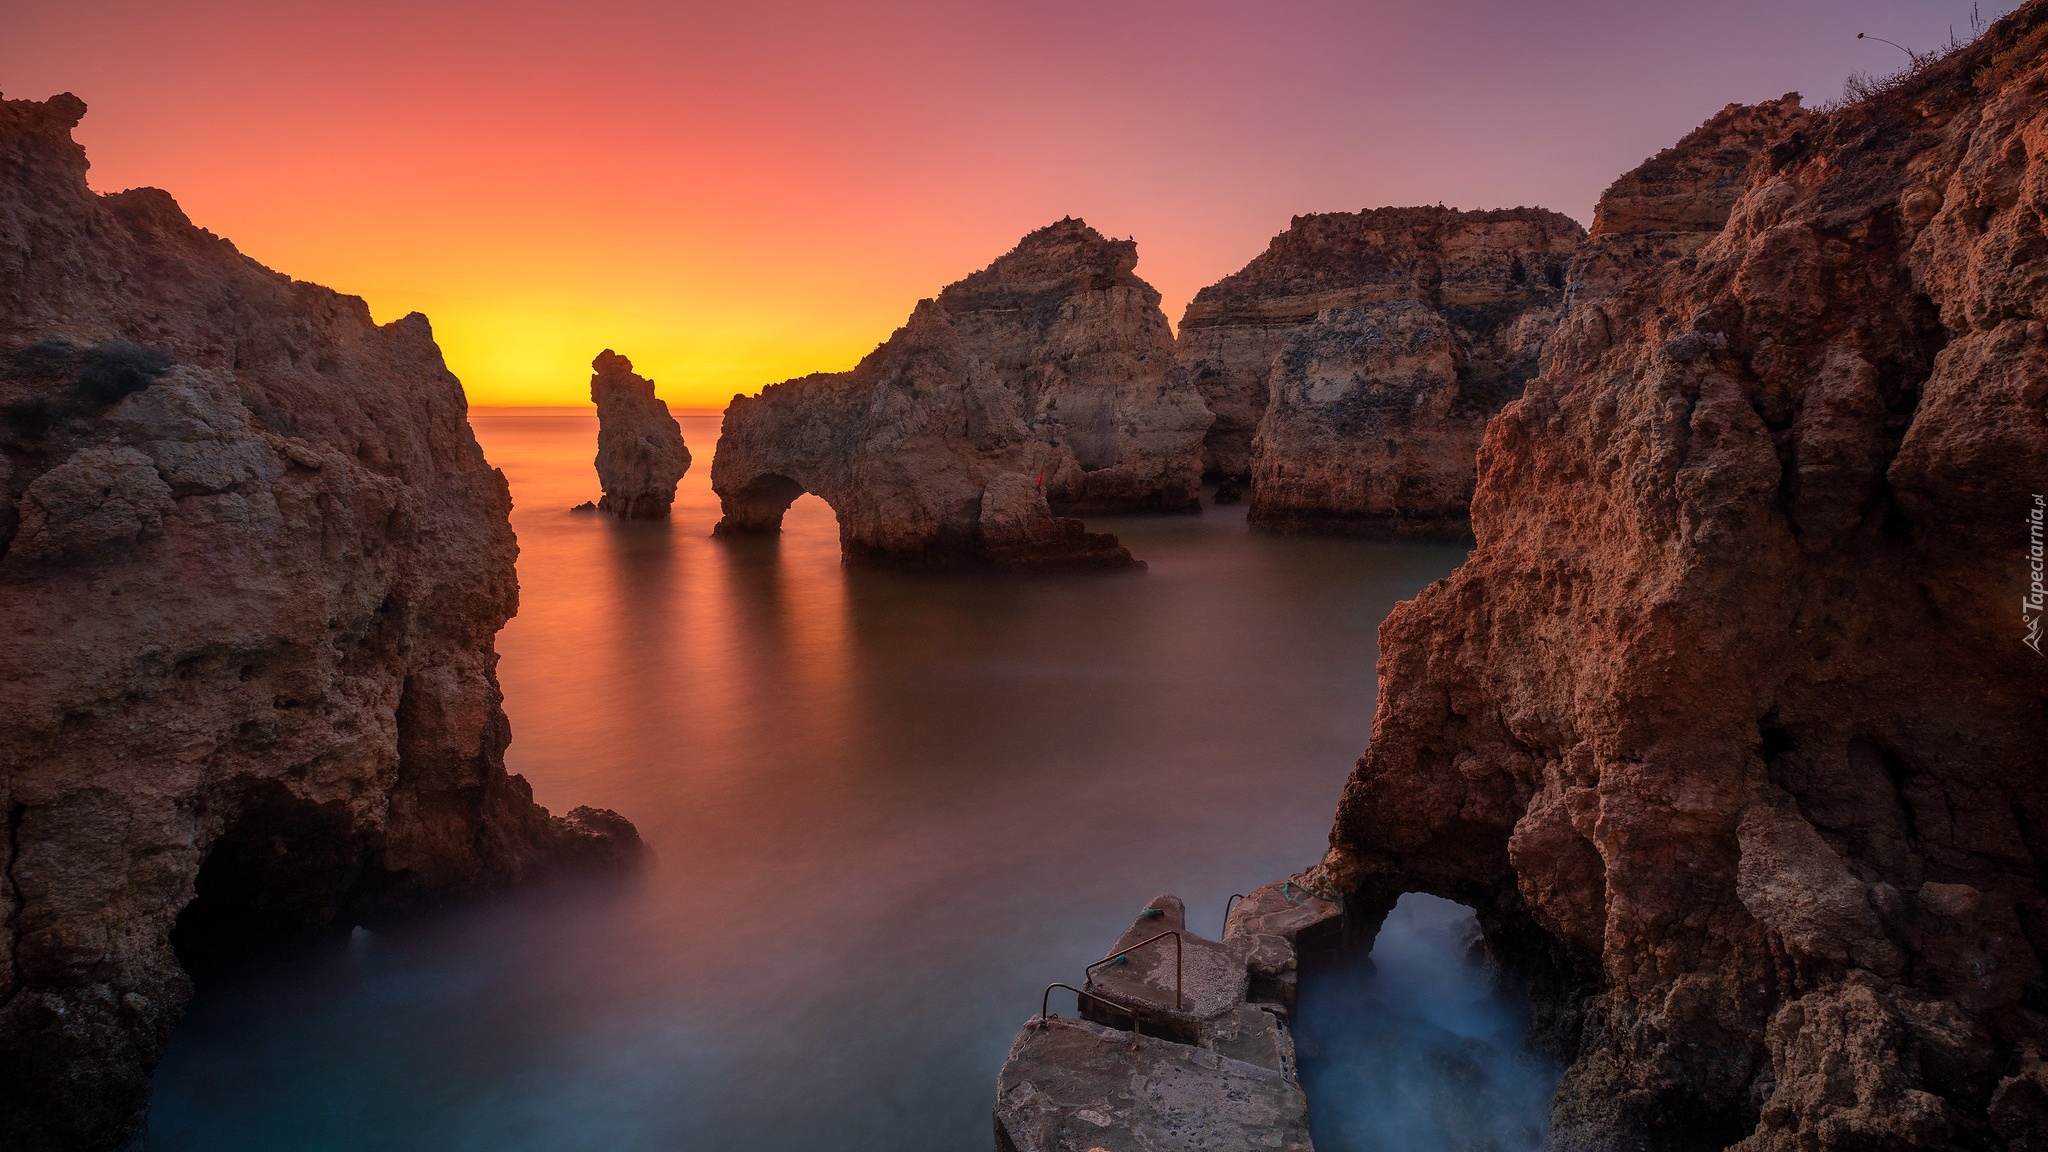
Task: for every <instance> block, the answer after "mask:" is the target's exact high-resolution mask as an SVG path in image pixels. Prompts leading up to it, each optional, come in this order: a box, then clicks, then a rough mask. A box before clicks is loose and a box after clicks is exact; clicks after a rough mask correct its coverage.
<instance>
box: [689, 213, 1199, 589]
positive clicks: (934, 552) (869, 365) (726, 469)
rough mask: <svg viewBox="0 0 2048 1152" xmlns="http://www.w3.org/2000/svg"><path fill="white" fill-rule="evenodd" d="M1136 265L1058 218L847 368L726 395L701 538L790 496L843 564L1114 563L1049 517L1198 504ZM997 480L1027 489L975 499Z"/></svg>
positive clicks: (1159, 330)
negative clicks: (831, 522) (715, 510)
mask: <svg viewBox="0 0 2048 1152" xmlns="http://www.w3.org/2000/svg"><path fill="white" fill-rule="evenodd" d="M1137 259H1138V257H1137V246H1136V245H1135V244H1133V243H1132V242H1130V241H1127V240H1110V239H1107V238H1105V237H1103V236H1102V235H1101V234H1100V233H1098V232H1096V231H1095V230H1094V229H1092V228H1090V227H1088V226H1087V225H1086V224H1084V223H1082V222H1081V221H1079V220H1071V219H1069V220H1062V221H1060V222H1058V223H1056V224H1052V225H1050V226H1048V227H1045V228H1041V229H1039V230H1038V231H1036V232H1033V233H1032V234H1030V235H1029V236H1026V237H1025V238H1024V239H1023V240H1022V241H1021V242H1019V244H1018V245H1017V247H1016V248H1015V249H1014V250H1012V251H1011V252H1009V253H1008V254H1007V255H1005V256H1003V257H1002V258H1000V259H998V260H997V261H995V263H993V264H991V265H990V266H989V267H988V268H985V269H983V270H982V271H980V272H977V273H975V274H974V275H972V276H969V277H967V278H966V279H964V280H961V281H960V282H958V283H956V284H953V285H951V286H949V287H948V288H946V289H945V291H943V292H941V293H940V294H939V296H938V298H937V299H934V300H925V301H921V302H919V304H918V305H917V308H916V310H915V311H913V312H912V314H911V317H910V320H909V322H908V323H906V324H905V325H904V326H903V327H902V328H900V329H898V330H897V331H896V333H895V334H894V335H892V336H891V337H890V338H889V340H888V341H887V342H886V343H884V344H883V345H882V346H881V347H879V348H877V349H876V350H875V351H874V352H872V353H870V354H869V355H868V356H867V357H866V358H865V359H863V360H862V361H861V362H860V364H859V365H857V366H856V367H855V368H854V369H853V370H851V371H849V372H840V373H819V374H816V375H812V376H805V377H802V378H800V379H796V380H790V381H786V382H784V383H781V384H774V385H770V386H769V387H768V388H766V389H764V390H763V391H762V393H761V394H760V395H759V396H755V397H744V396H736V397H734V398H733V402H732V404H731V406H730V407H728V408H727V409H726V412H725V421H724V424H723V427H722V428H721V430H720V433H719V439H718V450H717V452H716V453H715V454H714V456H713V458H712V465H711V487H712V489H713V490H714V491H715V492H717V493H718V496H719V500H720V502H721V503H722V504H723V506H724V510H725V518H724V519H723V520H721V521H720V524H719V528H718V532H719V534H721V535H739V534H747V533H761V532H773V531H775V530H776V529H777V527H778V526H779V524H780V521H781V514H782V509H784V508H787V507H788V502H789V500H793V499H795V495H796V492H797V491H803V492H810V493H813V494H815V495H817V496H818V497H820V498H821V499H823V500H824V501H825V502H826V503H827V504H829V505H831V507H832V509H833V511H834V512H835V513H836V514H837V515H838V517H839V532H840V542H841V546H842V550H843V553H844V555H845V557H846V558H847V559H848V560H850V561H875V562H887V563H914V564H951V563H1000V564H1018V563H1022V564H1034V565H1036V564H1046V563H1059V562H1065V561H1072V562H1075V563H1082V564H1097V563H1128V562H1129V557H1128V553H1123V552H1122V550H1121V549H1120V548H1118V547H1116V546H1115V545H1114V543H1113V542H1111V543H1109V544H1107V545H1105V544H1104V543H1103V538H1101V537H1098V536H1095V535H1093V534H1089V533H1085V532H1083V531H1082V529H1081V527H1080V525H1079V523H1078V522H1074V523H1071V524H1062V523H1058V522H1057V521H1058V520H1059V517H1056V516H1055V512H1060V513H1075V514H1094V513H1111V512H1140V511H1166V512H1191V511H1196V510H1198V509H1199V508H1200V483H1201V475H1200V473H1201V460H1200V453H1201V440H1202V434H1203V432H1204V431H1205V430H1206V429H1207V428H1208V425H1209V420H1210V416H1209V411H1208V409H1207V408H1206V407H1205V406H1204V405H1203V404H1202V400H1201V397H1200V395H1199V394H1197V393H1196V392H1195V390H1194V388H1193V386H1192V384H1191V383H1190V382H1189V380H1188V377H1187V374H1186V373H1185V372H1184V371H1182V370H1181V369H1180V367H1179V365H1178V364H1177V363H1176V362H1175V360H1174V354H1173V337H1172V333H1171V331H1170V330H1169V328H1168V327H1167V323H1166V316H1165V314H1164V313H1162V312H1161V311H1160V310H1159V293H1158V292H1156V291H1155V290H1153V288H1152V286H1151V285H1149V284H1146V283H1145V282H1144V281H1143V280H1140V279H1139V278H1138V277H1137V276H1136V275H1134V274H1133V272H1132V269H1133V268H1134V267H1135V266H1136V264H1137ZM1006 475H1008V476H1014V477H1021V478H1022V479H1023V481H1024V484H1025V485H1026V487H1025V488H1019V487H1018V486H1017V485H1016V484H1015V483H1014V482H1009V481H1006V482H1004V483H1003V484H1002V485H1001V486H1000V491H999V493H998V499H996V500H995V501H993V502H991V501H988V500H985V499H984V497H985V495H986V494H987V493H988V492H989V491H990V490H991V486H992V485H994V484H995V483H996V482H997V480H998V479H999V478H1001V477H1003V476H1006ZM791 485H794V486H795V488H794V489H792V487H791ZM785 497H787V499H785ZM1041 509H1042V511H1041ZM985 521H986V522H987V523H986V525H985V523H984V522H985ZM990 529H994V530H996V531H997V532H998V534H999V535H1001V538H1000V539H996V538H992V537H991V536H990V535H989V530H990ZM1119 557H1121V558H1119Z"/></svg>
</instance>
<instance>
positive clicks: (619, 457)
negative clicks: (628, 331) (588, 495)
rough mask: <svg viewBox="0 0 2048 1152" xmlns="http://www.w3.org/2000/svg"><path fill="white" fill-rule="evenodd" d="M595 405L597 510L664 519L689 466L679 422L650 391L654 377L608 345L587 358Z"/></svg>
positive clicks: (631, 517) (635, 517)
mask: <svg viewBox="0 0 2048 1152" xmlns="http://www.w3.org/2000/svg"><path fill="white" fill-rule="evenodd" d="M590 367H591V368H592V369H593V370H594V374H593V375H592V376H591V377H590V399H591V400H592V402H594V403H595V404H596V405H597V479H598V483H599V484H601V485H602V486H603V487H604V498H603V499H602V500H599V501H598V504H597V506H598V508H599V510H601V511H604V512H609V513H611V514H612V515H614V516H617V517H619V518H620V519H622V520H666V519H668V512H669V505H671V504H673V503H675V499H676V483H677V482H678V481H680V480H681V479H682V478H683V474H684V473H686V472H688V471H689V470H690V450H689V448H687V447H685V446H684V444H683V429H682V426H681V425H679V424H677V423H676V419H675V417H673V416H671V415H669V414H668V405H667V404H664V403H662V401H661V400H660V398H659V397H657V396H655V394H654V381H652V380H648V379H646V378H644V377H642V376H640V375H638V374H636V373H635V372H634V371H633V362H632V361H631V360H628V359H626V358H625V357H624V356H621V355H619V354H618V353H616V352H613V351H612V350H611V349H609V348H607V349H605V350H604V351H602V352H600V353H598V354H597V359H595V360H592V361H591V362H590Z"/></svg>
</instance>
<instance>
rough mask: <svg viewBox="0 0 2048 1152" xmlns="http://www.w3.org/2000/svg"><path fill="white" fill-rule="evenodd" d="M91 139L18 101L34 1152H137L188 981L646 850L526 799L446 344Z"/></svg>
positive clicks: (21, 963) (1, 721) (1, 263)
mask: <svg viewBox="0 0 2048 1152" xmlns="http://www.w3.org/2000/svg"><path fill="white" fill-rule="evenodd" d="M84 112H85V105H84V104H83V103H82V102H81V101H79V100H77V99H76V98H74V97H72V96H69V95H63V96H57V97H54V98H52V99H51V100H49V101H47V102H43V103H37V102H33V101H20V100H15V101H0V637H4V638H5V639H4V641H0V810H4V812H5V814H6V829H7V839H6V841H5V843H4V845H0V860H4V863H5V867H4V869H0V915H4V920H0V1148H5V1149H68V1150H77V1149H99V1148H116V1147H123V1146H126V1144H127V1141H128V1140H129V1138H130V1137H131V1135H132V1134H133V1133H134V1132H135V1131H136V1129H137V1126H138V1124H139V1122H140V1120H141V1117H142V1113H143V1109H144V1107H145V1105H146V1103H147V1100H148V1077H149V1073H150V1071H151V1069H152V1068H153V1067H154V1066H155V1064H156V1062H157V1059H158V1057H159V1056H160V1055H161V1053H162V1052H163V1048H164V1044H165V1041H166V1040H167V1039H168V1037H169V1035H170V1031H171V1028H172V1026H173V1025H174V1024H175V1023H176V1021H177V1019H178V1016H179V1014H180V1012H181V1010H182V1007H183V1004H184V1002H185V1000H186V998H187V996H188V991H189V981H188V979H187V977H186V975H185V972H184V971H183V970H182V968H181V966H180V953H181V951H182V952H183V953H185V954H186V955H188V956H189V955H192V954H195V953H199V952H204V951H205V950H207V949H208V948H210V947H213V946H216V945H219V944H221V943H222V942H223V941H224V940H225V939H226V938H228V937H230V936H233V935H236V934H238V933H242V932H249V931H263V930H269V929H282V928H290V927H293V926H302V925H308V924H313V923H318V922H321V921H323V920H326V919H329V918H331V917H333V916H335V915H337V914H338V913H341V912H344V911H352V910H355V909H357V908H359V907H361V906H363V905H366V904H371V903H375V902H378V901H382V900H388V899H394V898H399V897H403V896H405V895H407V894H409V893H414V892H419V891H424V890H439V891H448V890H456V891H460V890H469V889H476V888H481V887H484V886H488V885H494V884H500V883H504V882H507V881H511V880H515V879H519V878H522V877H527V876H532V875H535V874H537V873H540V872H542V871H544V870H546V869H548V868H550V867H553V866H555V865H557V864H560V863H562V862H565V861H570V860H583V861H590V862H616V861H619V860H622V859H624V858H626V857H627V856H629V855H630V854H631V853H632V851H633V849H634V848H635V847H636V845H637V839H636V837H635V836H634V834H633V831H632V827H631V825H629V824H626V823H625V822H624V821H623V820H621V819H619V818H618V817H617V816H615V815H613V814H611V813H608V812H598V811H593V810H590V809H578V810H577V811H575V812H573V813H571V814H570V816H569V817H568V818H567V819H557V818H552V817H550V816H549V815H548V814H547V813H546V812H545V811H544V810H542V809H541V808H539V807H537V806H536V805H535V804H534V803H533V801H532V796H531V792H530V790H529V789H528V788H527V786H526V783H525V782H524V781H523V780H521V779H520V778H519V777H517V776H509V775H507V774H506V772H505V766H504V759H503V753H504V749H505V746H506V743H507V741H508V740H509V738H510V737H509V731H508V728H507V725H506V720H505V715H504V712H503V711H502V709H501V708H500V707H499V701H500V697H499V692H498V685H497V680H496V677H495V673H494V667H495V665H496V662H497V656H496V654H495V653H494V652H493V650H492V642H493V637H494V635H495V634H496V633H497V631H498V629H499V627H500V626H502V625H503V624H504V622H505V620H506V619H507V618H508V617H509V616H511V615H512V613H513V611H514V609H515V607H516V604H517V596H518V589H517V584H516V582H515V580H514V577H513V558H514V556H515V555H516V552H517V546H516V544H515V543H514V541H513V537H512V531H511V527H510V524H509V523H508V521H507V513H508V511H509V508H510V499H509V496H508V494H507V491H506V486H505V479H504V476H503V475H502V474H501V473H499V472H498V471H497V470H495V469H493V468H492V467H491V466H490V465H489V464H487V463H486V462H485V460H484V457H483V454H482V452H481V451H480V450H479V449H478V448H477V444H476V440H475V438H474V437H473V436H472V435H471V434H470V430H469V425H468V423H467V420H466V415H465V412H466V406H465V401H464V398H463V393H462V388H461V385H460V384H459V383H458V382H457V381H456V379H455V377H453V376H452V375H450V374H449V372H448V370H447V368H446V367H445V366H444V365H443V364H442V361H441V355H440V351H439V350H438V349H437V348H436V347H435V344H434V341H433V336H432V333H431V332H430V331H429V330H428V327H427V322H426V320H425V318H424V317H421V316H418V315H412V316H408V317H406V318H404V319H402V320H398V321H395V322H393V323H391V324H386V325H383V326H378V325H376V324H374V323H372V322H371V319H370V314H369V310H368V309H367V308H366V307H365V306H364V304H363V302H362V301H361V300H359V299H356V298H354V297H349V296H342V295H338V294H336V293H334V292H330V291H328V290H327V289H325V288H321V287H318V286H316V285H312V284H305V283H300V282H296V281H293V280H291V279H289V278H287V277H285V276H281V275H278V274H277V273H274V272H271V271H269V270H267V269H265V268H263V267H261V266H260V265H258V264H256V263H255V262H254V261H252V260H249V259H248V258H246V257H244V256H242V255H241V254H239V253H238V252H236V251H235V249H234V247H233V246H232V245H231V244H229V243H228V242H227V241H225V240H223V239H221V238H219V237H217V236H214V235H212V234H210V233H208V232H205V231H203V230H201V229H199V228H197V227H195V226H193V225H192V224H191V222H190V221H188V220H187V219H186V218H185V216H184V214H183V213H182V212H180V211H179V209H178V206H177V205H176V204H175V203H174V202H173V201H172V199H171V197H170V196H169V195H167V194H165V193H163V192H160V191H157V190H155V189H148V188H144V189H136V190H133V191H129V192H123V193H119V194H117V195H110V196H98V195H95V194H94V193H92V192H91V191H90V190H89V189H88V187H87V184H86V158H85V152H84V150H83V149H82V148H80V147H79V146H78V145H77V144H75V143H74V142H73V141H72V140H71V136H70V130H71V128H72V127H73V126H75V125H76V124H77V123H78V122H79V119H80V117H81V116H83V115H84ZM195 893H196V897H197V899H196V900H195ZM181 913H182V916H181ZM174 944H175V946H174Z"/></svg>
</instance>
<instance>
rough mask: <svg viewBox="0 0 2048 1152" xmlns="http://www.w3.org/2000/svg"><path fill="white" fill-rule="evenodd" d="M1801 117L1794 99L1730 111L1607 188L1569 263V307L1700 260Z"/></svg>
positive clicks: (1791, 94)
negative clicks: (1758, 161)
mask: <svg viewBox="0 0 2048 1152" xmlns="http://www.w3.org/2000/svg"><path fill="white" fill-rule="evenodd" d="M1806 117H1807V113H1806V111H1805V110H1804V109H1802V108H1801V107H1800V105H1799V93H1797V92H1789V93H1787V94H1785V95H1784V96H1783V97H1780V98H1779V99H1776V100H1766V101H1765V102H1763V103H1761V104H1730V105H1728V106H1727V107H1726V108H1723V109H1722V110H1721V111H1720V112H1718V113H1716V114H1715V115H1714V116H1713V118H1712V119H1710V120H1708V121H1707V122H1706V123H1705V124H1702V125H1700V126H1699V127H1698V128H1695V129H1693V130H1692V131H1691V132H1689V133H1687V134H1686V136H1685V138H1684V139H1682V140H1680V141H1679V142H1678V143H1677V144H1674V145H1672V146H1671V147H1669V148H1666V149H1665V150H1664V151H1662V152H1659V153H1657V154H1656V155H1655V156H1652V157H1651V158H1650V159H1648V160H1645V161H1644V162H1643V163H1642V164H1641V165H1640V166H1638V167H1637V168H1635V169H1634V170H1632V171H1630V172H1628V173H1627V174H1625V175H1623V176H1622V177H1621V178H1620V179H1618V180H1616V181H1615V182H1614V183H1613V184H1611V185H1609V186H1608V188H1607V191H1606V192H1605V193H1603V194H1602V195H1601V197H1600V202H1599V203H1598V204H1597V205H1595V206H1594V208H1593V227H1592V229H1591V230H1590V231H1588V232H1587V234H1586V243H1585V246H1584V247H1583V248H1582V249H1581V250H1580V251H1579V253H1578V255H1577V256H1576V257H1574V258H1573V260H1572V267H1571V273H1570V276H1569V283H1568V285H1567V287H1568V289H1569V298H1570V301H1571V304H1588V305H1590V304H1592V303H1593V302H1595V301H1597V300H1598V299H1599V298H1601V297H1603V296H1606V295H1608V294H1609V293H1611V292H1613V291H1615V290H1616V289H1617V288H1620V287H1621V286H1622V285H1624V284H1626V283H1627V282H1628V281H1629V280H1630V279H1631V278H1633V277H1634V276H1635V275H1636V274H1637V273H1639V272H1642V271H1644V270H1646V269H1653V268H1657V267H1661V266H1662V265H1665V264H1668V263H1670V262H1671V261H1674V260H1679V259H1683V258H1685V257H1688V256H1691V255H1692V254H1693V253H1695V252H1698V251H1699V250H1700V248H1701V247H1702V246H1703V245H1705V244H1706V243H1707V242H1708V241H1709V240H1712V239H1713V238H1714V237H1715V236H1716V235H1718V234H1719V233H1720V231H1721V229H1722V228H1723V227H1724V226H1725V225H1726V224H1727V223H1728V214H1729V212H1731V211H1733V210H1734V208H1735V203H1736V201H1737V200H1739V199H1740V198H1741V196H1742V193H1743V191H1744V190H1745V189H1746V188H1747V187H1748V185H1749V165H1750V161H1751V160H1752V159H1754V158H1755V156H1756V155H1757V153H1759V152H1762V151H1763V150H1765V149H1766V148H1770V147H1773V146H1775V145H1776V144H1778V143H1779V142H1781V141H1783V140H1784V139H1786V138H1787V137H1788V136H1790V135H1791V134H1792V133H1793V132H1794V131H1797V130H1798V129H1799V128H1800V127H1801V126H1802V125H1803V124H1804V123H1805V122H1806ZM1570 306H1571V305H1570V304H1568V305H1567V307H1568V308H1569V307H1570Z"/></svg>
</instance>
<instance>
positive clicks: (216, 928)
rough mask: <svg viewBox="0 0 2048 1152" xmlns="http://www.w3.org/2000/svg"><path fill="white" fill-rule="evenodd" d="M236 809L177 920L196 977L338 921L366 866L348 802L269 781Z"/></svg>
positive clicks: (183, 953)
mask: <svg viewBox="0 0 2048 1152" xmlns="http://www.w3.org/2000/svg"><path fill="white" fill-rule="evenodd" d="M237 808H238V812H237V815H236V817H235V818H234V819H233V820H232V821H231V822H230V823H229V825H228V827H227V830H226V831H224V832H223V833H222V834H221V835H220V837H219V838H218V839H216V840H215V841H214V842H213V845H212V847H211V848H210V849H209V850H208V852H207V855H206V859H205V861H204V862H203V863H202V864H201V865H200V867H199V875H198V878H197V880H196V881H195V883H194V885H193V887H194V890H195V891H194V896H193V899H192V902H191V903H189V904H187V905H186V906H185V908H184V910H183V911H181V912H180V913H179V914H178V920H177V923H176V925H175V926H174V927H173V928H172V929H171V947H172V948H173V950H174V951H175V952H176V954H177V957H178V963H179V965H180V966H181V967H183V968H184V969H185V971H186V973H187V974H189V975H191V976H192V977H193V978H195V979H200V978H204V977H205V976H206V975H208V974H210V973H213V972H216V971H219V970H221V969H223V968H225V967H229V966H232V965H235V964H238V963H240V962H243V961H245V960H248V959H250V958H252V957H256V956H260V955H264V954H266V953H271V952H275V951H276V950H278V949H279V948H281V947H283V946H284V945H286V944H288V943H290V942H291V941H293V940H296V939H300V938H302V937H304V936H306V935H307V934H308V933H309V932H311V931H313V930H315V929H318V928H320V927H322V926H325V925H328V924H331V923H333V922H334V921H335V919H336V917H337V916H339V915H340V914H341V912H342V911H343V910H344V909H345V908H346V906H347V904H348V902H349V900H350V898H351V896H352V895H353V894H354V892H355V890H356V888H357V885H358V882H359V880H360V879H361V878H362V875H363V862H364V850H363V847H362V845H361V843H360V841H359V840H358V838H357V837H356V835H355V834H354V831H353V822H352V821H351V820H350V819H349V815H348V810H347V807H346V806H345V805H344V804H343V803H342V802H340V801H338V800H336V801H329V802H326V803H316V802H313V801H310V800H305V799H301V798H299V797H297V796H294V795H292V794H291V793H290V792H289V791H288V790H287V789H286V788H285V787H284V786H283V785H281V784H277V783H275V782H265V783H264V784H262V785H259V786H257V787H256V788H254V789H252V790H251V791H250V792H249V793H247V794H245V795H244V796H243V797H242V800H241V803H240V804H239V805H237Z"/></svg>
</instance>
